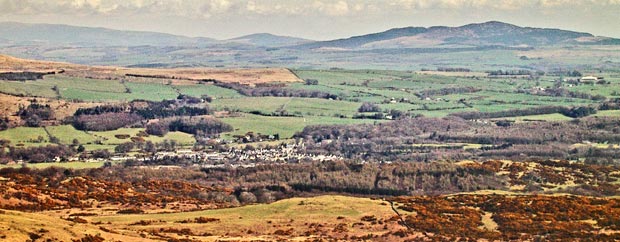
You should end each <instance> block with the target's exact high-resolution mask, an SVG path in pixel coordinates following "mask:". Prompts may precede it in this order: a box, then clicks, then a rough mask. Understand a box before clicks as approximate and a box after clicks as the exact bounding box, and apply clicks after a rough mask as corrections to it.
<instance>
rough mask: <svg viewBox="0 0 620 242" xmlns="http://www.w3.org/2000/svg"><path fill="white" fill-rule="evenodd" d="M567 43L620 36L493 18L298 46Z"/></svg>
mask: <svg viewBox="0 0 620 242" xmlns="http://www.w3.org/2000/svg"><path fill="white" fill-rule="evenodd" d="M565 44H620V39H613V38H608V37H597V36H594V35H592V34H589V33H580V32H574V31H567V30H560V29H545V28H529V27H519V26H516V25H512V24H507V23H502V22H497V21H492V22H486V23H478V24H468V25H464V26H461V27H445V26H436V27H430V28H422V27H406V28H396V29H390V30H388V31H385V32H381V33H374V34H368V35H362V36H355V37H351V38H347V39H338V40H331V41H321V42H313V43H307V44H302V45H299V46H296V48H305V49H318V48H336V49H339V48H340V49H393V48H428V47H467V46H470V47H471V46H512V47H536V46H548V45H565Z"/></svg>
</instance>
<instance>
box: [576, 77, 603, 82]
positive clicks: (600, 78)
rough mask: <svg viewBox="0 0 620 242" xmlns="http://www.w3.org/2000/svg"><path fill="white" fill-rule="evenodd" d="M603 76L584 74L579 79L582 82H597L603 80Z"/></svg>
mask: <svg viewBox="0 0 620 242" xmlns="http://www.w3.org/2000/svg"><path fill="white" fill-rule="evenodd" d="M603 79H604V78H603V77H597V76H584V77H582V78H580V79H579V81H580V82H596V81H599V80H603Z"/></svg>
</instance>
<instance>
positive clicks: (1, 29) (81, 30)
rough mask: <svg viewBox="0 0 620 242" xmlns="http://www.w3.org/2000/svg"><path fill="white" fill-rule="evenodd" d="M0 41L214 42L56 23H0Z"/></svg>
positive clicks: (98, 43) (102, 43)
mask: <svg viewBox="0 0 620 242" xmlns="http://www.w3.org/2000/svg"><path fill="white" fill-rule="evenodd" d="M0 39H4V40H5V42H6V41H13V42H16V43H17V44H20V43H24V44H32V43H38V42H39V43H47V44H56V45H80V46H140V45H152V46H182V45H201V44H208V43H213V42H216V40H214V39H210V38H190V37H185V36H178V35H172V34H164V33H156V32H144V31H121V30H113V29H106V28H90V27H76V26H69V25H59V24H25V23H15V22H4V23H0Z"/></svg>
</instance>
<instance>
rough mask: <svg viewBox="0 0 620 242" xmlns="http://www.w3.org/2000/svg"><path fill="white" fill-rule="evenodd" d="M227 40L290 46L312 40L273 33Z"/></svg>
mask: <svg viewBox="0 0 620 242" xmlns="http://www.w3.org/2000/svg"><path fill="white" fill-rule="evenodd" d="M227 41H228V42H235V43H241V44H250V45H256V46H265V47H280V46H291V45H299V44H304V43H310V42H314V41H312V40H308V39H302V38H295V37H288V36H279V35H273V34H269V33H259V34H251V35H245V36H241V37H237V38H234V39H229V40H227Z"/></svg>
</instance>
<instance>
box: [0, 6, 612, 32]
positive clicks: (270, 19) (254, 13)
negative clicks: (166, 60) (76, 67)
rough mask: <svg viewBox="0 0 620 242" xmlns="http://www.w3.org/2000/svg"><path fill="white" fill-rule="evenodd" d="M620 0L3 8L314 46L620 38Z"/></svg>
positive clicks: (52, 20)
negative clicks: (529, 35)
mask: <svg viewBox="0 0 620 242" xmlns="http://www.w3.org/2000/svg"><path fill="white" fill-rule="evenodd" d="M619 13H620V0H374V1H373V0H0V21H14V22H26V23H49V24H68V25H76V26H89V27H106V28H112V29H121V30H141V31H155V32H164V33H171V34H178V35H185V36H192V37H196V36H201V37H211V38H216V39H228V38H233V37H238V36H242V35H246V34H252V33H265V32H267V33H272V34H278V35H287V36H296V37H302V38H308V39H313V40H327V39H336V38H345V37H349V36H354V35H362V34H368V33H374V32H380V31H384V30H387V29H390V28H396V27H407V26H422V27H429V26H437V25H442V26H461V25H465V24H469V23H480V22H486V21H492V20H493V21H502V22H507V23H512V24H515V25H519V26H528V27H546V28H560V29H566V30H573V31H580V32H588V33H592V34H594V35H600V36H608V37H616V38H620V14H619Z"/></svg>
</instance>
